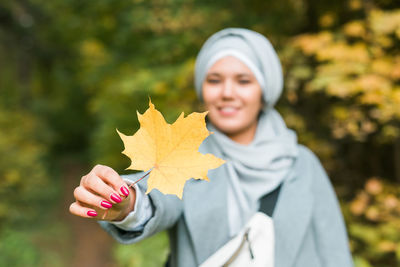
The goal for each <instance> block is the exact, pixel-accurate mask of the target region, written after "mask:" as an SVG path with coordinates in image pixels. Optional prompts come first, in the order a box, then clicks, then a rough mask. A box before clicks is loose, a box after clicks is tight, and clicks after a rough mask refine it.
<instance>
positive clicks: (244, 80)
mask: <svg viewBox="0 0 400 267" xmlns="http://www.w3.org/2000/svg"><path fill="white" fill-rule="evenodd" d="M250 83H251V81H250V80H248V79H240V80H239V84H243V85H246V84H250Z"/></svg>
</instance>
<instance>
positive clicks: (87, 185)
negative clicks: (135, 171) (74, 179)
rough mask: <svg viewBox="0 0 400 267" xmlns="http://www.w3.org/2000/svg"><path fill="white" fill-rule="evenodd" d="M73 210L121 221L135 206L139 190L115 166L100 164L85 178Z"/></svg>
mask: <svg viewBox="0 0 400 267" xmlns="http://www.w3.org/2000/svg"><path fill="white" fill-rule="evenodd" d="M74 197H75V200H76V201H75V202H74V203H72V204H71V206H70V207H69V211H70V212H71V213H72V214H74V215H77V216H81V217H85V218H94V219H97V220H107V221H120V220H122V219H124V218H125V217H126V216H127V215H128V214H129V212H131V211H132V210H133V209H134V207H135V200H136V192H135V190H134V189H132V188H129V187H128V185H127V184H126V183H125V181H124V180H122V178H121V177H120V176H119V175H118V173H117V172H116V171H114V170H113V169H112V168H110V167H107V166H103V165H96V166H95V167H94V168H93V169H92V170H91V171H90V172H89V173H88V174H87V175H85V176H83V177H82V178H81V182H80V185H79V186H78V187H77V188H75V190H74Z"/></svg>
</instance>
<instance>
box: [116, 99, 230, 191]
mask: <svg viewBox="0 0 400 267" xmlns="http://www.w3.org/2000/svg"><path fill="white" fill-rule="evenodd" d="M137 114H138V119H139V122H140V129H139V130H138V131H137V132H136V133H135V134H134V135H133V136H126V135H124V134H122V133H120V132H119V131H118V130H117V132H118V134H119V135H120V137H121V139H122V141H123V142H124V146H125V150H124V151H122V153H123V154H125V155H127V156H128V157H129V158H130V159H131V161H132V163H131V165H130V166H129V167H128V169H131V170H143V171H150V177H149V180H148V182H147V185H148V188H147V192H146V193H149V192H150V191H151V190H152V189H153V188H157V189H158V190H160V191H161V192H162V193H164V194H175V195H177V196H178V197H179V198H182V193H183V187H184V185H185V182H186V180H188V179H190V178H195V179H204V180H208V177H207V172H208V170H209V169H215V168H217V167H219V166H220V165H221V164H223V163H224V162H225V161H224V160H222V159H220V158H217V157H215V156H214V155H212V154H202V153H200V152H198V149H199V146H200V145H201V143H202V142H203V140H204V139H205V138H206V137H207V136H209V135H210V132H209V131H208V130H207V128H206V123H205V116H206V115H207V112H203V113H196V112H194V113H191V114H190V115H188V116H187V117H186V118H184V114H183V112H182V113H181V115H180V116H179V118H178V119H177V120H176V121H175V122H174V123H173V124H168V123H167V122H166V121H165V119H164V117H163V115H162V114H161V113H160V112H159V111H158V110H156V109H155V107H154V105H153V104H152V103H151V101H150V102H149V108H148V109H147V110H146V111H145V112H144V113H143V115H142V114H140V113H139V112H138V113H137Z"/></svg>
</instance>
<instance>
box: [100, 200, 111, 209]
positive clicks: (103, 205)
mask: <svg viewBox="0 0 400 267" xmlns="http://www.w3.org/2000/svg"><path fill="white" fill-rule="evenodd" d="M100 205H101V206H102V207H104V208H106V209H109V208H111V207H112V204H111V203H110V202H108V201H106V200H103V201H102V202H101V203H100Z"/></svg>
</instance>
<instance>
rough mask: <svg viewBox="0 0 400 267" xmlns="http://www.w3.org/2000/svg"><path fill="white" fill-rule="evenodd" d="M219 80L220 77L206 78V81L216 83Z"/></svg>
mask: <svg viewBox="0 0 400 267" xmlns="http://www.w3.org/2000/svg"><path fill="white" fill-rule="evenodd" d="M219 82H221V80H220V79H216V78H208V79H207V83H211V84H217V83H219Z"/></svg>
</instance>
